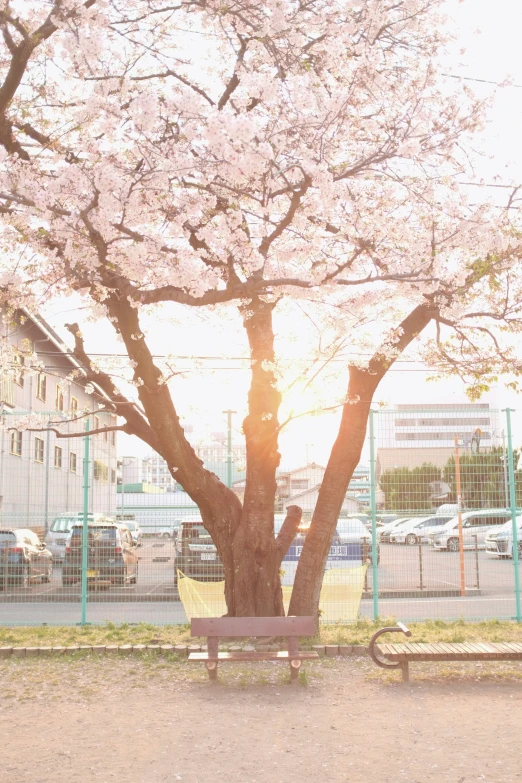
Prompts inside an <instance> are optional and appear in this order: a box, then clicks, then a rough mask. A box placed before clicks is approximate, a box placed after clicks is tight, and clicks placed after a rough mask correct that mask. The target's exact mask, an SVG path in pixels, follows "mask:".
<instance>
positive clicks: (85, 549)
mask: <svg viewBox="0 0 522 783" xmlns="http://www.w3.org/2000/svg"><path fill="white" fill-rule="evenodd" d="M89 429H90V423H89V419H88V418H87V419H85V432H86V433H88V432H89ZM89 445H90V443H89V436H88V435H87V434H86V435H85V437H84V441H83V530H82V619H81V625H86V623H87V566H88V563H89V527H88V523H89Z"/></svg>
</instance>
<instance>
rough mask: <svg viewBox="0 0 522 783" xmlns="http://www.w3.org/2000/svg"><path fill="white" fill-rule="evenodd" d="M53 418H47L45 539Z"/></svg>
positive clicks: (45, 532)
mask: <svg viewBox="0 0 522 783" xmlns="http://www.w3.org/2000/svg"><path fill="white" fill-rule="evenodd" d="M50 426H51V417H50V416H48V417H47V436H46V443H45V497H44V538H47V533H48V532H49V464H50V462H49V461H50V457H51V454H50V451H51V430H50V429H49V427H50Z"/></svg>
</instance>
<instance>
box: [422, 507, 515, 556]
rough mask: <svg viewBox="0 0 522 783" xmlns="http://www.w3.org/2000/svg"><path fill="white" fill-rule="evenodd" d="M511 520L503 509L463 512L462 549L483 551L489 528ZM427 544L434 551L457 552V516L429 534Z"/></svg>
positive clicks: (507, 512)
mask: <svg viewBox="0 0 522 783" xmlns="http://www.w3.org/2000/svg"><path fill="white" fill-rule="evenodd" d="M508 519H511V514H510V512H509V511H506V509H505V508H491V509H484V510H481V511H464V512H463V513H462V535H463V547H464V549H474V548H475V546H476V547H477V548H478V549H484V548H485V546H486V543H485V541H486V535H487V534H488V532H489V531H490V529H491V528H495V527H500V526H501V525H503V524H504V522H507V521H508ZM429 543H430V546H432V547H433V548H434V549H438V550H447V551H448V552H458V551H459V519H458V516H456V517H453V519H450V521H449V522H446V524H445V525H443V526H442V527H441V528H440V529H439V530H438V531H437V532H435V533H430V535H429Z"/></svg>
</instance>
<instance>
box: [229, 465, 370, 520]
mask: <svg viewBox="0 0 522 783" xmlns="http://www.w3.org/2000/svg"><path fill="white" fill-rule="evenodd" d="M325 470H326V468H324V467H323V466H322V465H318V464H316V463H315V462H312V463H310V464H309V465H303V466H302V467H300V468H295V469H294V470H289V471H280V472H278V474H277V476H276V481H277V496H276V512H279V513H281V512H284V510H285V509H286V507H287V506H290V505H296V506H301V508H302V509H303V512H304V513H306V514H307V515H310V514H311V513H312V511H313V509H314V508H315V505H316V503H317V497H318V494H319V489H320V487H321V484H322V482H323V478H324V473H325ZM369 474H370V471H369V468H367V467H364V466H362V465H359V466H357V468H356V469H355V470H354V473H353V476H352V480H351V481H350V484H349V486H348V491H347V493H346V498H345V500H344V501H343V505H342V511H343V513H345V514H352V513H356V512H357V511H360V510H361V509H363V508H366V507H368V506H369V503H370V478H369ZM245 485H246V479H245V478H242V479H239V480H238V481H235V482H234V483H233V486H232V488H233V490H234V492H235V493H236V495H237V496H238V497H239V498H240V500H241V501H243V500H244V495H245Z"/></svg>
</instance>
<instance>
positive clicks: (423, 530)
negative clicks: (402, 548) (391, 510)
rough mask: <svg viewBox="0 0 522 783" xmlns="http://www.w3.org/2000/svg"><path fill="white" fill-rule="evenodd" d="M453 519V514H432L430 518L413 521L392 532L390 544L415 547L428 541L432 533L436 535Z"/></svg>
mask: <svg viewBox="0 0 522 783" xmlns="http://www.w3.org/2000/svg"><path fill="white" fill-rule="evenodd" d="M452 518H453V514H446V515H444V514H432V515H431V516H429V517H420V519H419V518H417V519H411V520H410V521H409V522H407V523H406V524H402V525H401V526H400V527H399V528H398V529H397V530H396V531H392V534H391V536H390V542H391V543H392V544H394V543H395V544H409V545H410V546H414V545H415V544H418V543H419V542H425V541H428V540H429V538H428V537H429V534H430V533H436V532H437V531H438V530H440V528H441V527H442V526H443V525H445V524H446V522H449V520H450V519H452Z"/></svg>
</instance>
